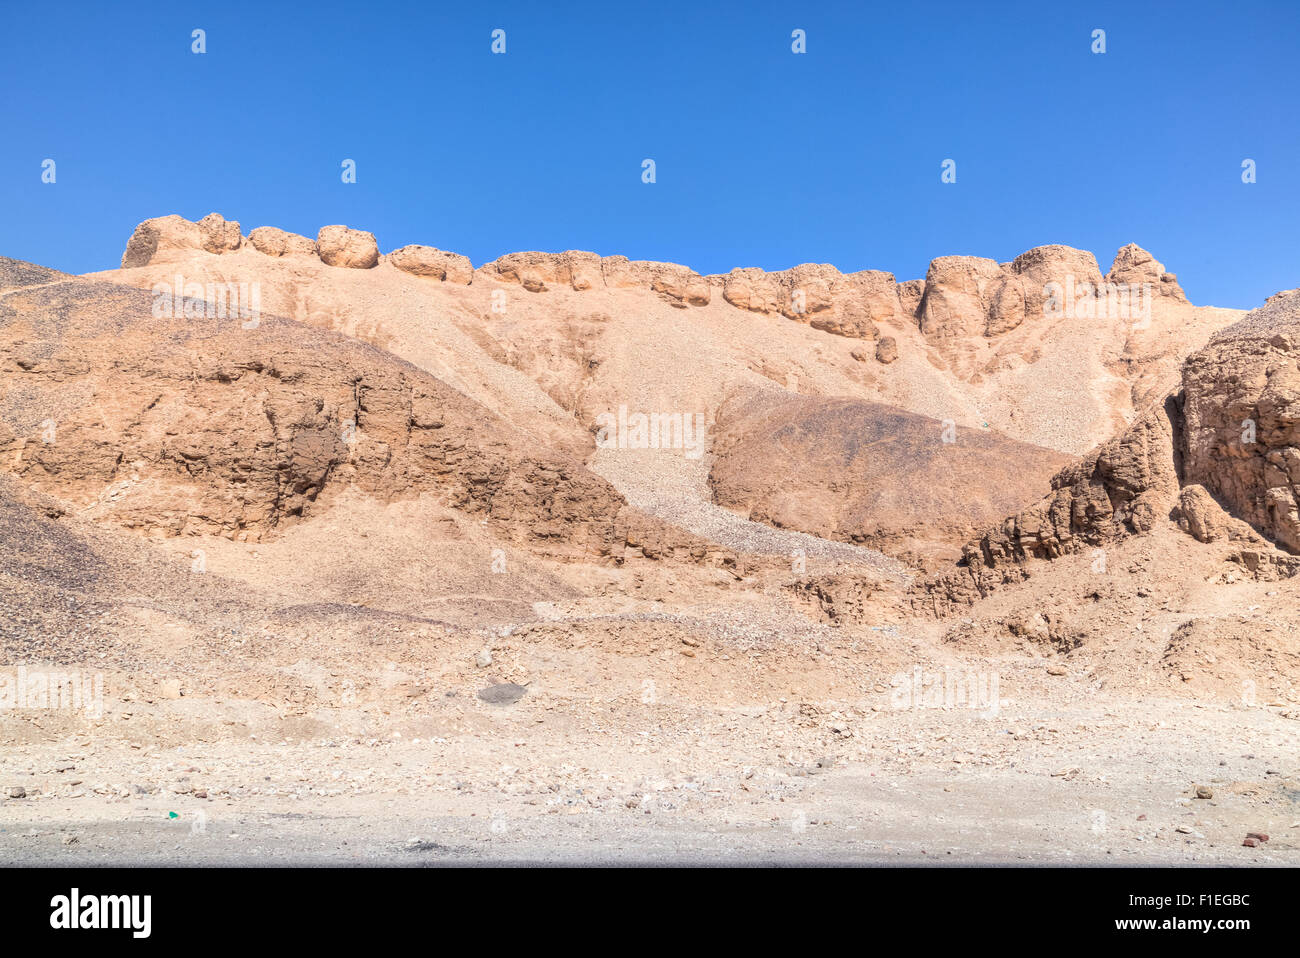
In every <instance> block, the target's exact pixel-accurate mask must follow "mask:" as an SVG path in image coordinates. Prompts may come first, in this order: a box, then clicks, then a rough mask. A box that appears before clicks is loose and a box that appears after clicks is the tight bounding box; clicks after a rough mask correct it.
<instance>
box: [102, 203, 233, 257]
mask: <svg viewBox="0 0 1300 958" xmlns="http://www.w3.org/2000/svg"><path fill="white" fill-rule="evenodd" d="M240 244H241V237H240V234H239V224H238V223H236V222H234V221H233V220H226V219H225V218H224V217H223V216H221V214H219V213H209V214H208V215H207V216H205V217H203V219H201V220H199V221H198V222H197V223H192V222H190V221H189V220H187V219H185V218H184V217H181V216H177V215H175V214H172V215H171V216H159V217H155V218H154V219H150V220H145V221H144V222H143V223H141V224H140V225H139V226H137V227H136V228H135V232H134V233H133V234H132V235H131V238H130V240H128V241H127V244H126V251H125V252H124V253H123V254H122V268H123V269H128V268H130V267H133V266H147V265H148V264H150V263H155V262H163V263H165V262H169V261H171V260H174V259H180V258H183V257H185V256H187V255H189V253H190V252H192V251H193V250H203V251H204V252H207V253H224V252H227V251H229V250H236V249H239V247H240Z"/></svg>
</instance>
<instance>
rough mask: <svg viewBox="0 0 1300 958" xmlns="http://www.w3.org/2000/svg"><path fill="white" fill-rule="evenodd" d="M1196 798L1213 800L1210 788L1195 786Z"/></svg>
mask: <svg viewBox="0 0 1300 958" xmlns="http://www.w3.org/2000/svg"><path fill="white" fill-rule="evenodd" d="M1196 797H1197V798H1213V797H1214V792H1213V791H1211V789H1210V787H1209V786H1208V785H1197V786H1196Z"/></svg>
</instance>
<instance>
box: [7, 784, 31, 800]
mask: <svg viewBox="0 0 1300 958" xmlns="http://www.w3.org/2000/svg"><path fill="white" fill-rule="evenodd" d="M9 797H10V798H26V797H27V789H25V788H23V787H22V786H21V785H14V786H11V787H10V789H9Z"/></svg>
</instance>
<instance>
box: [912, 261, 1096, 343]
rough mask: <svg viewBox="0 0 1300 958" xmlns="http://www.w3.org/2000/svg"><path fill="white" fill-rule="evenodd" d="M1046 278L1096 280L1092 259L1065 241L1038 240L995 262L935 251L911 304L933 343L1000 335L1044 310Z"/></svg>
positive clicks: (1079, 283) (1072, 284) (1077, 282)
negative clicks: (938, 254) (917, 302)
mask: <svg viewBox="0 0 1300 958" xmlns="http://www.w3.org/2000/svg"><path fill="white" fill-rule="evenodd" d="M1051 283H1058V284H1061V286H1062V288H1065V287H1066V284H1067V283H1068V284H1069V285H1068V288H1069V289H1071V290H1073V289H1075V288H1083V285H1084V284H1090V285H1091V286H1093V287H1094V288H1095V287H1096V286H1097V285H1098V284H1100V283H1101V271H1100V270H1099V269H1098V268H1097V260H1096V259H1095V258H1094V257H1093V255H1092V254H1091V253H1088V252H1085V251H1084V250H1077V249H1073V248H1072V247H1069V246H1039V247H1036V248H1034V249H1031V250H1028V251H1026V252H1024V253H1021V254H1020V255H1019V256H1017V257H1016V258H1015V259H1014V260H1013V261H1012V262H1010V263H1001V264H999V263H997V262H996V261H994V260H991V259H984V258H983V257H979V256H941V257H939V258H938V259H935V260H933V261H932V262H931V263H930V269H929V271H928V272H927V273H926V277H925V288H924V292H923V293H922V295H921V301H920V305H919V306H918V307H917V318H918V320H919V323H920V328H921V332H922V333H923V334H924V335H925V337H926V339H928V340H930V341H931V342H935V343H942V342H943V341H944V340H954V339H972V338H975V337H981V336H982V337H986V338H994V337H997V336H1001V335H1003V334H1005V333H1008V332H1010V331H1012V330H1014V329H1016V328H1018V327H1019V326H1020V325H1021V324H1022V323H1025V322H1026V321H1033V320H1036V319H1043V318H1044V317H1045V316H1046V315H1047V313H1048V311H1049V299H1050V297H1051V292H1050V288H1049V284H1051ZM1058 296H1059V294H1058ZM1052 308H1055V306H1054V305H1053V306H1052Z"/></svg>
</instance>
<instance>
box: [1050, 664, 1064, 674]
mask: <svg viewBox="0 0 1300 958" xmlns="http://www.w3.org/2000/svg"><path fill="white" fill-rule="evenodd" d="M1047 674H1048V675H1068V674H1069V673H1068V672H1067V671H1066V668H1065V666H1064V665H1049V666H1048V667H1047Z"/></svg>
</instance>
